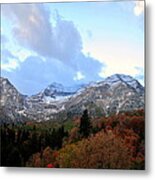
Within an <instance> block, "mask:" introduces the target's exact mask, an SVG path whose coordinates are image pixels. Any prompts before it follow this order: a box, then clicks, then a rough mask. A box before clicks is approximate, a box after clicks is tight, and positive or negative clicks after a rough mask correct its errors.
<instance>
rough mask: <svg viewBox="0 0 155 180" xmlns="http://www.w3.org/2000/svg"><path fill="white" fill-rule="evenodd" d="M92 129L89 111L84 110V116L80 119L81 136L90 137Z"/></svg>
mask: <svg viewBox="0 0 155 180" xmlns="http://www.w3.org/2000/svg"><path fill="white" fill-rule="evenodd" d="M90 129H91V123H90V118H89V116H88V110H87V109H86V110H84V112H83V115H82V117H81V119H80V134H81V135H82V136H83V137H88V136H89V134H90Z"/></svg>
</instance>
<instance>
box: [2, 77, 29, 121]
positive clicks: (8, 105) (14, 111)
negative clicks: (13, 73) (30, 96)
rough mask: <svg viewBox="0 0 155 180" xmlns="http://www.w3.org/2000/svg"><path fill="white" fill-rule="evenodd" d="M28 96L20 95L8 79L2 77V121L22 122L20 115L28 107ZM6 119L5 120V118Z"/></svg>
mask: <svg viewBox="0 0 155 180" xmlns="http://www.w3.org/2000/svg"><path fill="white" fill-rule="evenodd" d="M25 99H26V96H24V95H22V94H20V93H19V92H18V91H17V89H16V88H15V87H14V86H13V85H12V84H11V83H10V82H9V80H8V79H6V78H3V77H0V115H1V116H3V118H1V121H18V120H19V121H20V120H21V119H22V118H23V117H22V114H20V112H21V111H24V109H25V105H26V101H25ZM4 117H5V118H4Z"/></svg>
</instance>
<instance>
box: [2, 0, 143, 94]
mask: <svg viewBox="0 0 155 180" xmlns="http://www.w3.org/2000/svg"><path fill="white" fill-rule="evenodd" d="M1 10H2V11H1V29H0V30H1V75H2V76H4V77H7V78H8V79H9V80H10V81H11V82H12V83H13V84H14V85H15V86H16V87H17V89H18V90H19V91H20V92H21V93H23V94H28V95H31V94H35V93H37V92H39V91H40V90H42V89H44V88H45V87H46V86H47V85H49V84H51V83H52V82H58V83H62V84H64V85H66V86H72V85H76V84H82V83H88V82H90V81H101V80H103V79H104V78H106V77H107V76H110V75H112V74H115V73H122V74H128V75H131V76H133V77H135V78H137V79H138V80H139V81H140V82H141V83H142V84H144V2H143V1H126V2H123V1H120V2H89V3H88V2H78V3H75V2H74V3H44V4H3V5H1Z"/></svg>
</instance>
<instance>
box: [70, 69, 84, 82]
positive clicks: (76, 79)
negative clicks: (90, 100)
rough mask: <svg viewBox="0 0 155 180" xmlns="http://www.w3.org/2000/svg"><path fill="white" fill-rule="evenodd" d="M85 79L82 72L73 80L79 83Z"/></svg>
mask: <svg viewBox="0 0 155 180" xmlns="http://www.w3.org/2000/svg"><path fill="white" fill-rule="evenodd" d="M84 78H85V76H84V75H83V74H82V73H81V72H80V71H78V72H77V73H76V75H75V76H74V78H73V79H74V81H79V80H82V79H84Z"/></svg>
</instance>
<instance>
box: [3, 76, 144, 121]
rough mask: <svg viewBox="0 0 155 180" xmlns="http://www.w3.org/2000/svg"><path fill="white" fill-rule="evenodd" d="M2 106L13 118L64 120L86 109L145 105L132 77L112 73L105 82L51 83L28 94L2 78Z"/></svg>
mask: <svg viewBox="0 0 155 180" xmlns="http://www.w3.org/2000/svg"><path fill="white" fill-rule="evenodd" d="M0 90H1V97H2V98H1V101H2V102H1V109H3V112H4V113H5V114H6V115H8V116H9V118H11V119H12V120H13V121H15V120H21V119H23V117H25V118H26V119H31V120H36V121H44V120H53V119H56V120H64V119H65V118H68V117H69V116H74V115H81V114H82V112H83V110H84V109H86V108H87V109H88V111H89V112H90V115H91V116H99V115H105V116H108V115H110V114H117V113H119V112H123V111H132V110H136V109H143V108H144V87H143V86H142V85H141V84H140V83H139V82H138V81H137V80H136V79H134V78H132V77H131V76H127V75H123V74H115V75H112V76H110V77H108V78H106V79H105V80H104V81H101V82H97V83H91V84H88V85H81V86H80V85H79V86H76V87H64V86H63V85H61V84H58V83H52V84H51V85H49V86H48V87H47V88H45V89H44V90H43V91H41V92H40V93H38V94H36V95H33V96H30V97H27V96H23V95H22V94H20V93H19V92H18V91H17V90H16V89H15V87H14V86H13V85H12V84H11V83H10V82H9V81H8V80H7V79H5V78H1V86H0Z"/></svg>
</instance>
